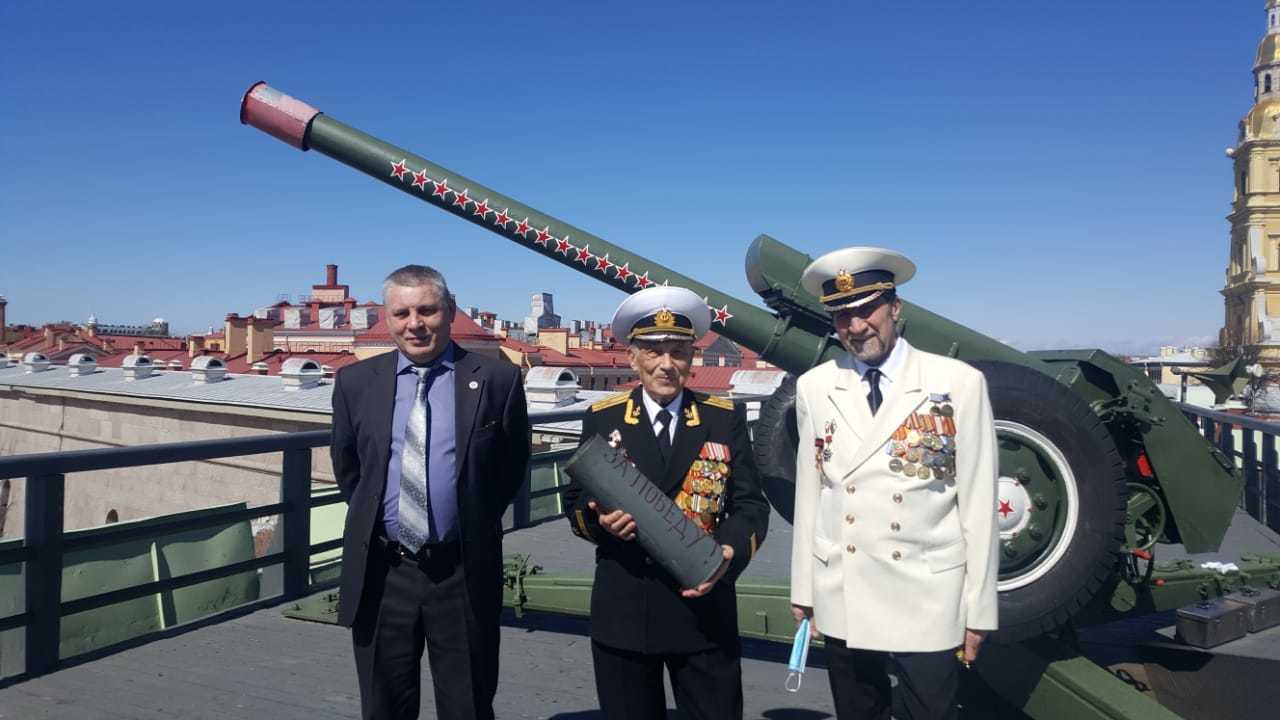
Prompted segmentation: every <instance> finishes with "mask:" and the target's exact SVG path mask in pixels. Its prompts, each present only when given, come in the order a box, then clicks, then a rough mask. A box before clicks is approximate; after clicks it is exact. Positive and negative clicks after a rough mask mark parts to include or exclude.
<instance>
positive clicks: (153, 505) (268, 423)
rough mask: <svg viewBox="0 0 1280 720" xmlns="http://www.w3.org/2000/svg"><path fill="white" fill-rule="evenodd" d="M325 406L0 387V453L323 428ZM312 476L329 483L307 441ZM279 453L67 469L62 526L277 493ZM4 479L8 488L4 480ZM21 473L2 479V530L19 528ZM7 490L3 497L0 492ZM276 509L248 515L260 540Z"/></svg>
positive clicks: (10, 533) (324, 454)
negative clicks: (319, 410) (320, 410)
mask: <svg viewBox="0 0 1280 720" xmlns="http://www.w3.org/2000/svg"><path fill="white" fill-rule="evenodd" d="M328 426H329V417H328V415H320V414H315V413H301V412H286V411H272V410H266V409H261V408H248V407H231V406H219V405H210V404H201V403H188V402H175V401H160V400H149V399H145V398H126V397H121V398H112V397H111V396H105V395H95V396H93V397H87V396H86V395H85V394H83V393H80V394H77V393H66V394H56V393H47V392H46V393H42V394H34V393H25V392H14V391H0V456H8V455H20V454H27V453H40V452H59V451H67V450H81V449H89V448H107V447H126V446H134V445H147V444H154V443H168V442H184V441H193V440H212V439H219V438H233V437H247V436H252V435H266V434H271V433H285V432H299V431H304V430H323V429H327V428H328ZM311 462H312V477H313V480H314V481H315V482H318V483H332V482H333V472H332V467H331V465H330V463H329V453H328V448H317V449H316V450H313V451H312V461H311ZM280 464H281V453H270V454H265V455H254V456H242V457H233V458H224V459H220V460H209V461H202V462H187V463H176V464H171V465H152V466H146V467H132V468H122V469H118V470H104V471H95V472H86V473H74V474H71V475H68V476H67V481H66V482H67V485H66V508H65V523H66V525H65V527H66V529H67V530H77V529H81V528H87V527H93V526H96V525H101V524H103V523H104V522H105V521H106V519H107V516H108V514H109V513H111V511H113V510H114V511H115V513H116V516H117V517H118V519H119V520H121V521H126V520H136V519H140V518H146V517H152V516H156V515H166V514H170V513H176V512H183V511H188V510H197V509H200V508H206V507H213V506H220V505H227V504H229V503H235V502H242V501H243V502H247V503H248V504H249V505H250V506H253V505H263V504H267V503H273V502H277V501H278V500H279V498H280ZM4 483H8V488H7V490H8V491H7V492H6V491H5V490H6V488H5V487H3V484H4ZM24 485H25V481H24V480H21V479H14V480H12V481H4V480H0V537H18V536H21V535H22V534H23V530H24V527H25V521H24V518H23V503H24V501H25V496H26V493H25V487H24ZM6 496H7V503H5V502H4V501H5V499H6ZM277 522H278V519H277V518H262V519H259V520H256V521H254V528H253V529H254V534H255V539H256V541H257V543H258V544H259V547H260V548H261V547H264V546H265V544H269V542H270V539H271V538H270V536H271V534H272V531H273V530H274V527H275V524H276V523H277Z"/></svg>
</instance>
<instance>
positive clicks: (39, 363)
mask: <svg viewBox="0 0 1280 720" xmlns="http://www.w3.org/2000/svg"><path fill="white" fill-rule="evenodd" d="M22 366H23V367H25V368H26V369H27V372H28V373H38V372H44V371H45V370H48V369H49V357H48V356H47V355H45V354H44V353H38V352H29V353H27V354H26V355H23V356H22Z"/></svg>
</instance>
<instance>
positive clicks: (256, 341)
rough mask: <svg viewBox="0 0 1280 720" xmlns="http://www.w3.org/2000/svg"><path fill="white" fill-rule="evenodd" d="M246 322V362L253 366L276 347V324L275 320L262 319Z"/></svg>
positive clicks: (248, 319) (250, 319)
mask: <svg viewBox="0 0 1280 720" xmlns="http://www.w3.org/2000/svg"><path fill="white" fill-rule="evenodd" d="M245 320H246V322H245V352H246V353H247V354H246V356H245V361H246V362H249V363H250V364H252V363H256V362H258V361H259V360H261V359H262V356H263V355H266V354H267V353H269V352H271V350H272V348H273V347H274V345H275V328H276V323H275V321H274V320H263V319H261V318H246V319H245ZM228 357H230V355H228Z"/></svg>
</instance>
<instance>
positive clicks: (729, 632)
mask: <svg viewBox="0 0 1280 720" xmlns="http://www.w3.org/2000/svg"><path fill="white" fill-rule="evenodd" d="M709 325H710V313H709V311H708V309H707V305H706V303H705V302H704V301H703V300H702V299H701V298H700V297H698V296H697V295H695V294H694V293H693V292H691V291H689V290H686V289H684V288H676V287H665V286H664V287H654V288H649V289H646V290H641V291H640V292H638V293H635V294H634V295H632V296H631V297H629V298H627V300H626V301H624V302H623V303H622V305H621V306H620V307H619V308H618V311H617V313H616V314H615V315H614V320H613V331H614V334H615V337H618V338H625V339H626V341H627V342H628V343H629V344H630V355H631V364H632V366H633V367H634V368H635V369H636V371H637V372H638V373H639V375H640V383H641V384H640V387H637V388H635V389H634V390H632V391H631V392H627V393H622V394H619V395H616V396H614V397H612V398H609V399H606V400H602V401H601V402H598V403H596V404H595V405H593V406H592V407H591V411H590V412H589V413H588V414H587V416H586V418H585V419H584V420H583V424H582V437H583V438H584V439H585V438H590V437H591V436H592V435H599V436H601V437H603V438H605V439H606V440H608V441H609V442H610V443H611V444H613V445H615V446H621V447H622V448H623V449H624V450H625V451H626V453H627V455H628V457H629V458H630V460H631V462H632V463H633V464H634V465H635V466H636V467H637V468H639V470H640V471H641V472H643V473H644V475H645V476H646V477H647V478H649V480H650V481H652V482H653V483H654V484H655V485H657V486H658V487H660V488H662V489H663V490H664V491H666V493H667V495H669V496H670V497H671V498H672V499H673V500H674V501H675V503H676V505H677V506H678V507H680V508H681V510H682V511H684V513H685V515H686V516H687V517H689V518H690V519H691V520H693V521H694V522H695V523H697V524H698V525H700V526H701V527H703V528H704V529H705V530H707V531H708V532H711V533H713V534H714V535H715V537H716V539H717V540H718V541H719V542H720V543H721V544H722V545H723V546H724V558H725V559H724V562H723V563H722V564H721V566H720V569H719V570H718V571H717V572H716V574H715V575H713V576H712V577H711V579H710V580H709V581H708V582H706V583H703V584H702V585H699V586H698V587H696V588H681V587H679V586H678V584H677V583H676V581H675V580H674V579H673V578H672V577H671V576H670V575H669V574H668V573H667V572H666V571H665V570H663V569H662V568H661V567H660V566H659V565H658V564H657V563H655V562H654V561H653V560H652V559H651V558H650V557H649V556H648V554H647V553H646V552H645V551H644V549H643V548H641V547H640V545H639V543H637V542H635V528H636V525H635V521H634V520H633V519H632V517H631V515H629V514H627V513H624V512H622V511H621V510H617V509H614V508H604V507H599V506H598V505H597V504H596V503H595V501H594V500H592V499H591V498H589V497H587V496H586V495H585V493H583V492H582V488H581V487H579V486H577V485H571V486H570V487H569V488H568V490H567V493H566V501H567V503H568V507H569V521H570V523H571V525H572V526H573V532H574V534H576V535H578V536H579V537H582V538H584V539H586V540H589V541H591V542H593V543H595V544H596V545H598V547H597V549H596V575H595V584H594V586H593V588H592V593H591V640H592V659H593V662H594V665H595V677H596V691H597V694H598V695H599V698H600V707H601V709H602V710H603V711H604V714H605V716H606V717H608V718H609V719H610V720H623V719H625V720H629V719H631V718H635V719H636V720H656V719H661V718H665V717H666V695H665V691H664V688H663V668H664V667H665V668H666V670H667V672H668V673H669V674H670V678H671V687H672V690H673V691H674V693H675V701H676V706H677V707H679V708H680V709H681V710H682V711H683V712H684V713H685V714H686V715H688V716H689V717H690V718H695V719H712V718H714V719H715V720H724V719H733V718H741V717H742V673H741V664H740V646H739V643H738V612H737V596H736V594H735V593H734V588H733V585H734V582H735V581H736V580H737V578H738V576H739V575H740V574H741V573H742V571H743V570H744V569H745V568H746V566H747V563H749V562H750V561H751V557H752V556H753V555H754V554H755V551H756V549H757V548H758V547H759V546H760V543H761V542H763V541H764V536H765V532H766V530H767V529H768V524H769V504H768V502H766V501H765V499H764V495H762V494H761V492H760V484H759V480H758V478H757V475H756V468H755V463H754V461H753V460H752V456H751V444H750V439H749V438H748V436H747V421H746V413H745V410H744V409H743V408H742V407H741V406H736V405H734V404H733V402H732V401H730V400H726V399H724V398H718V397H711V396H708V395H704V394H702V393H695V392H692V391H690V390H687V389H685V383H686V381H687V380H688V379H689V375H690V370H691V366H692V363H693V343H694V341H695V340H696V339H697V338H698V337H700V336H702V335H703V334H704V333H705V332H706V331H707V329H708V326H709Z"/></svg>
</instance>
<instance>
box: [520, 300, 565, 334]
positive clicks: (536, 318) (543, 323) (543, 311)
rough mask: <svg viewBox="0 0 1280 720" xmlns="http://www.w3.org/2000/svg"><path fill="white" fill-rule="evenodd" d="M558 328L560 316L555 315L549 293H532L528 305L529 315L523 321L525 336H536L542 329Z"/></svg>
mask: <svg viewBox="0 0 1280 720" xmlns="http://www.w3.org/2000/svg"><path fill="white" fill-rule="evenodd" d="M558 327H560V316H559V315H556V314H555V308H554V302H553V301H552V299H551V293H545V292H540V293H534V294H533V297H532V298H531V300H530V303H529V315H528V316H527V317H526V318H525V319H524V333H525V336H532V335H536V334H537V333H538V331H540V330H542V329H543V328H558Z"/></svg>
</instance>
